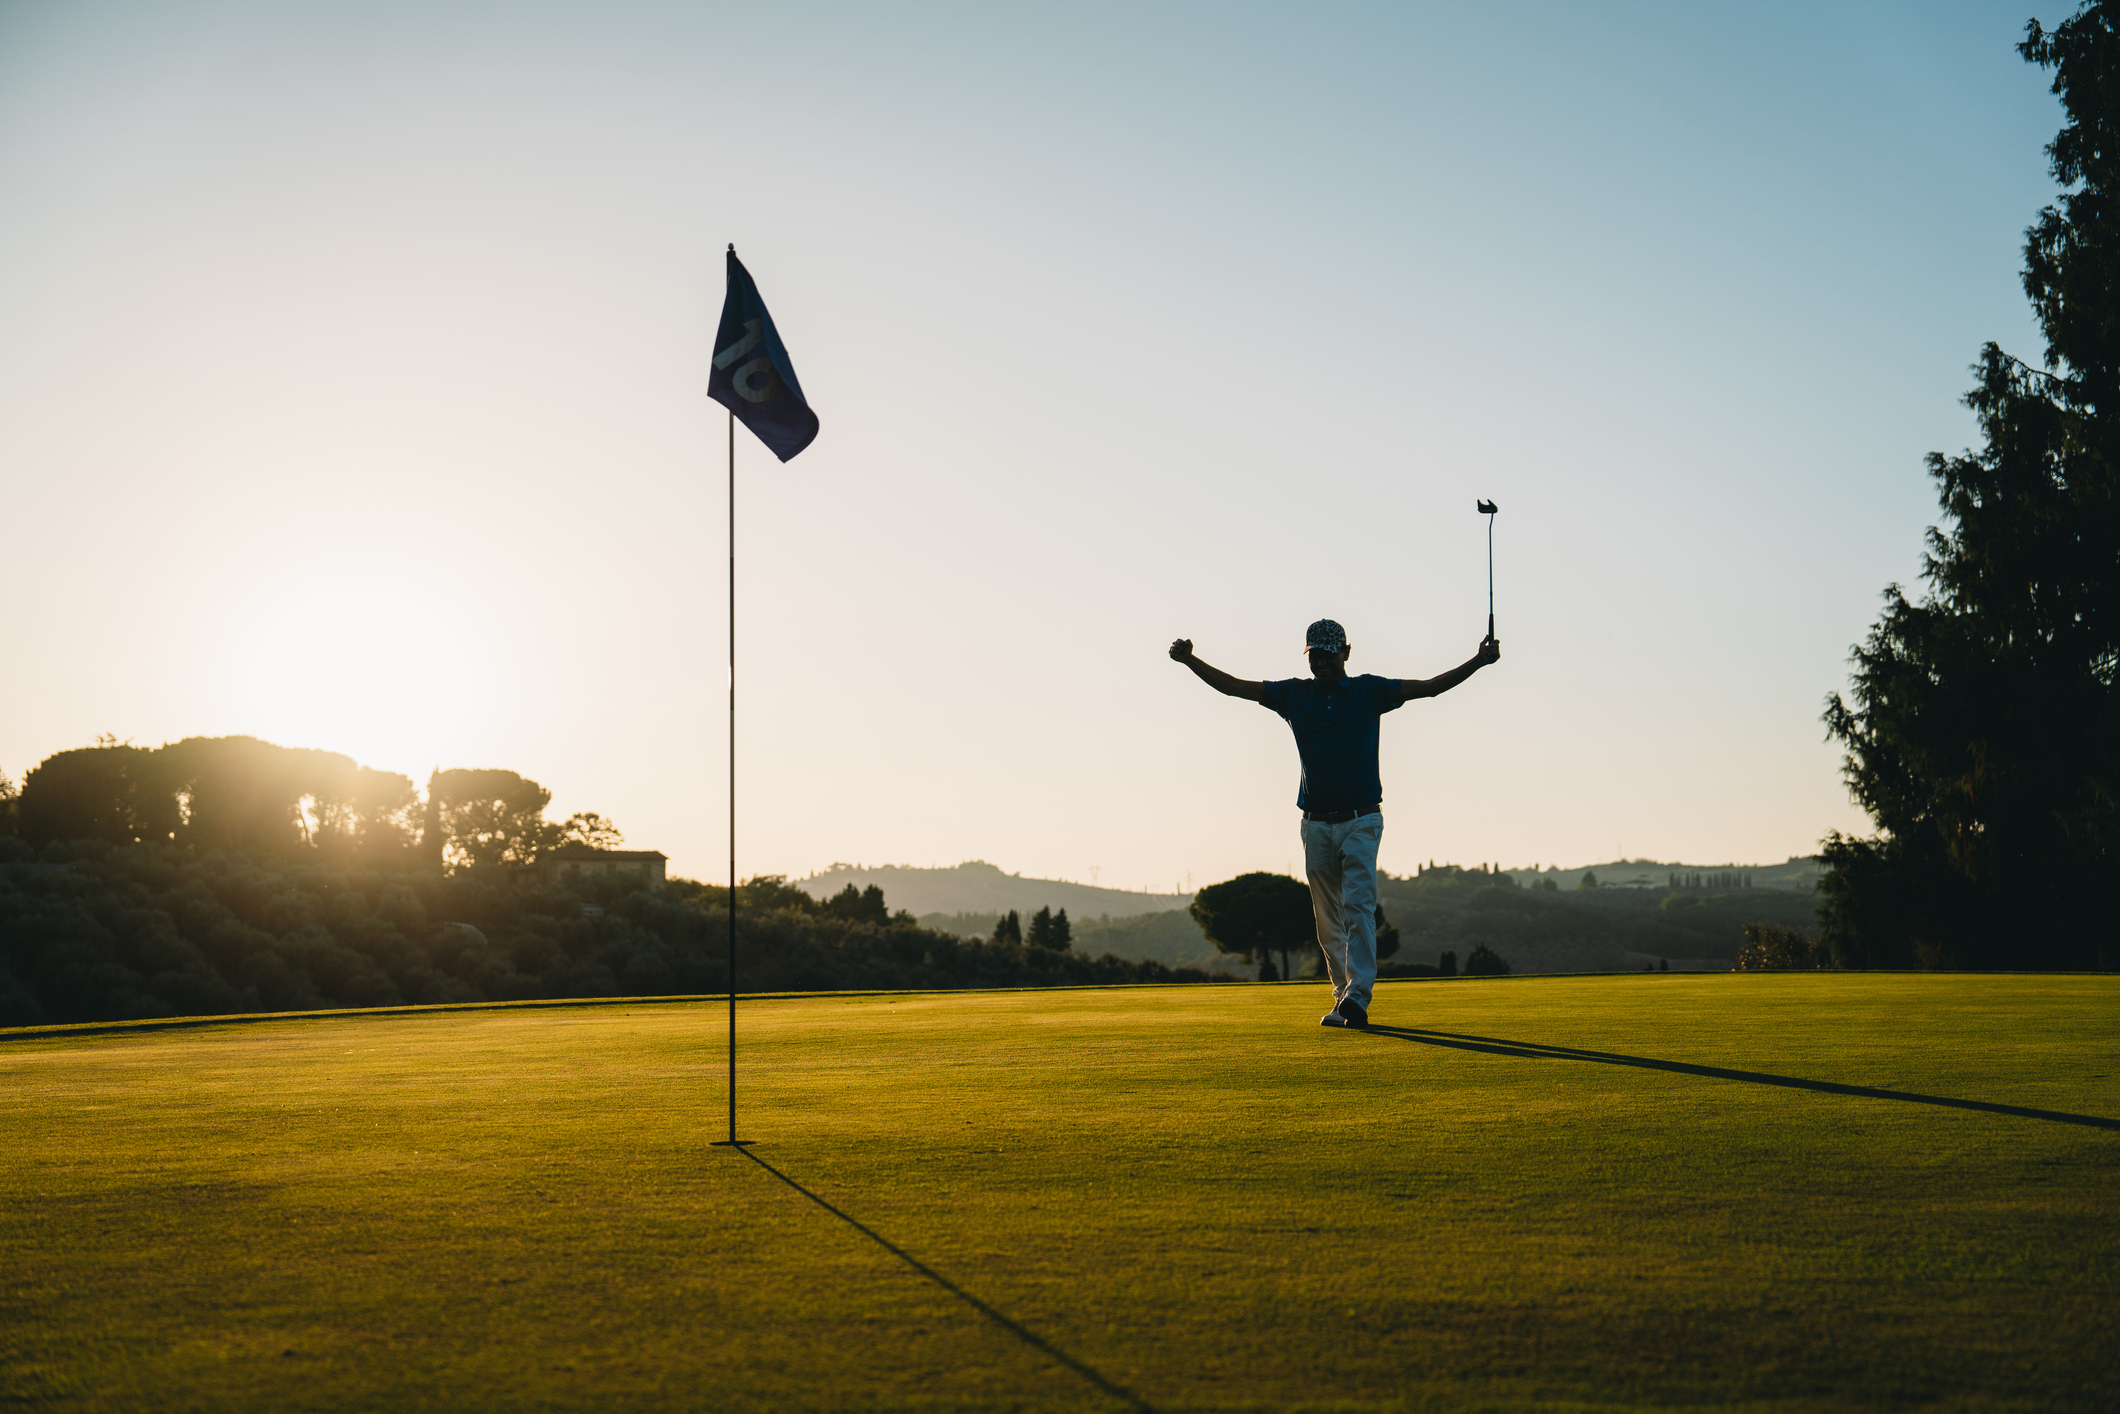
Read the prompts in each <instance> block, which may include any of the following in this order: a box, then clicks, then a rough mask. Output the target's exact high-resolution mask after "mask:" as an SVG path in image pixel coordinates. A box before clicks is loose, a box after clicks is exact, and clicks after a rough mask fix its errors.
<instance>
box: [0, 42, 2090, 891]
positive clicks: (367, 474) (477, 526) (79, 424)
mask: <svg viewBox="0 0 2120 1414" xmlns="http://www.w3.org/2000/svg"><path fill="white" fill-rule="evenodd" d="M2034 13H2037V14H2038V15H2039V16H2040V17H2041V18H2042V20H2044V21H2045V22H2047V23H2048V24H2052V23H2053V22H2055V21H2056V20H2058V19H2059V18H2061V17H2062V16H2063V15H2065V14H2066V13H2067V12H2066V10H2065V9H2056V8H2053V7H2048V8H2044V9H2038V10H2033V9H2025V8H2018V7H2013V6H2010V5H2005V4H1995V3H1984V4H1954V3H1938V2H1937V0H1924V3H1918V4H1913V3H1909V4H1859V3H1857V4H1831V5H1827V4H1812V5H1807V4H1788V5H1775V6H1738V5H1711V6H1701V5H1678V4H1669V5H1658V4H1638V3H1613V4H1602V5H1585V4H1561V3H1555V4H1520V3H1501V4H1492V5H1483V6H1478V7H1467V6H1463V5H1441V4H1436V5H1427V4H1412V3H1408V4H1394V5H1357V4H1348V5H1330V4H1304V5H1296V4H1284V5H1256V4H1236V3H1216V4H1201V5H1179V4H1168V5H1154V4H1151V5H1138V4H1133V5H1103V4H1076V5H1069V6H1043V7H1029V6H1023V7H1000V6H991V5H971V4H967V5H900V6H888V7H886V6H874V5H851V4H849V5H826V4H786V5H777V6H771V7H767V6H758V5H733V4H731V5H721V4H711V3H686V4H646V3H631V2H630V0H598V3H596V4H535V3H509V4H491V5H484V4H456V3H446V0H442V2H441V3H436V2H435V0H422V3H417V4H400V3H392V2H391V0H359V3H315V4H254V3H253V4H235V3H230V4H216V3H182V2H181V0H157V3H152V4H148V3H136V4H125V3H95V0H83V2H81V3H75V2H74V0H68V3H56V2H55V3H19V0H18V2H16V3H9V0H0V523H4V524H5V526H6V529H7V532H8V550H7V554H6V564H7V567H8V569H9V571H10V576H9V578H10V583H11V589H12V593H11V596H10V603H9V612H7V613H6V614H5V615H4V616H0V664H4V665H5V667H4V674H0V680H4V681H5V683H6V691H5V697H4V703H5V710H4V712H0V770H5V771H7V772H9V773H11V774H13V775H14V776H15V777H16V778H17V779H19V778H20V775H21V773H22V772H23V771H24V770H26V769H28V768H29V767H31V766H33V765H34V764H35V763H36V762H37V761H39V760H41V759H42V758H44V757H45V756H47V755H49V754H51V753H53V752H56V751H61V750H65V749H68V748H71V747H76V746H82V745H87V744H89V743H90V742H91V741H92V740H93V739H95V738H96V737H97V736H98V735H99V734H104V733H108V734H110V735H112V736H114V737H116V738H117V739H119V740H130V741H133V742H135V743H138V744H142V745H155V744H159V743H161V742H163V741H173V740H178V739H181V738H183V737H187V736H194V735H211V736H219V735H227V734H234V733H249V734H253V735H257V736H262V737H265V738H267V739H269V740H273V741H278V742H281V743H283V744H286V745H291V746H308V747H322V748H326V749H330V750H336V751H341V752H344V753H346V754H348V755H350V756H353V757H354V758H356V759H357V760H359V761H361V762H362V763H364V764H366V765H370V766H376V767H381V768H384V769H389V770H395V771H401V772H404V773H405V774H407V775H409V776H412V777H413V778H414V779H415V780H417V781H421V782H424V780H425V779H426V775H427V772H428V770H429V769H430V768H431V767H434V766H437V765H439V766H442V767H445V768H446V767H451V766H469V767H492V766H501V767H508V768H511V769H514V770H517V771H520V772H522V773H523V774H525V775H527V776H530V777H533V778H534V779H536V780H538V781H541V782H543V783H544V784H545V785H547V786H548V787H550V788H551V790H552V792H553V810H552V813H553V814H555V815H565V814H568V813H571V812H573V811H577V810H594V811H598V812H600V813H602V814H604V815H606V816H609V817H611V818H612V819H613V820H614V821H615V822H616V823H617V824H618V825H619V826H620V828H622V829H623V830H624V831H625V832H626V836H627V843H628V845H629V846H631V847H635V848H653V849H660V850H663V851H664V852H665V853H667V854H668V855H670V857H671V868H672V870H673V872H676V873H680V874H685V875H690V876H695V877H704V878H710V879H711V878H716V877H721V876H723V875H724V874H725V873H726V871H727V869H728V867H729V866H728V856H729V826H728V810H729V803H728V792H729V735H728V726H729V724H728V699H727V688H728V666H727V663H728V654H729V636H728V635H729V628H728V625H729V608H730V605H729V598H728V574H729V567H728V555H729V543H730V542H729V532H730V518H729V511H728V504H729V494H730V490H729V483H728V476H729V471H728V465H727V458H728V451H727V446H728V442H727V437H728V431H727V415H726V413H725V412H724V411H723V410H722V409H721V408H720V407H719V406H718V405H716V404H713V403H711V402H709V401H708V400H707V399H706V397H705V388H706V381H707V373H708V361H709V359H710V357H711V354H712V348H711V343H712V339H713V332H714V328H715V325H716V321H717V318H718V315H719V310H720V306H721V299H722V293H723V290H722V274H723V261H722V258H721V257H722V252H723V250H724V249H725V247H726V246H727V245H728V244H729V243H731V242H733V243H734V244H735V246H736V248H737V250H738V252H739V253H740V254H741V256H742V257H743V259H744V262H745V264H746V265H747V267H748V268H749V269H750V271H751V273H752V274H753V276H754V277H755V278H756V279H757V281H758V283H759V286H760V288H761V290H762V291H763V293H764V296H765V298H766V300H767V302H768V304H769V305H770V307H771V309H772V312H773V315H774V318H775V322H776V323H777V325H778V326H779V329H780V332H781V335H782V337H783V339H784V340H785V342H786V344H787V347H788V349H789V352H790V355H791V357H792V359H793V361H794V363H795V366H796V371H797V373H798V375H799V376H800V379H801V382H802V386H803V390H804V392H805V393H806V394H807V395H808V397H809V400H810V402H811V404H812V406H813V407H814V408H816V409H817V411H818V414H819V416H820V418H821V421H822V425H823V430H822V432H821V434H820V435H819V437H818V439H817V441H816V442H815V443H814V444H813V445H812V447H811V448H810V449H809V450H808V451H806V452H804V453H803V454H802V455H801V456H800V457H798V458H797V459H796V460H795V461H793V462H791V463H789V464H787V465H785V466H783V465H781V464H780V463H778V462H777V461H775V460H774V458H773V457H772V456H771V455H770V454H769V453H768V452H766V450H765V449H764V448H763V447H762V446H760V445H759V444H757V443H756V442H755V441H753V440H752V439H751V438H750V437H749V436H748V434H746V433H742V432H739V434H738V438H737V448H736V467H735V504H736V512H735V533H736V556H737V565H736V577H737V579H736V595H735V599H736V602H735V618H736V653H737V686H738V703H739V707H738V720H737V738H736V742H737V745H736V801H737V807H738V819H739V833H738V837H737V844H736V854H737V859H738V867H739V869H740V871H741V873H742V874H743V875H745V876H746V877H748V876H750V875H752V874H756V873H785V874H789V875H794V876H800V875H803V874H807V873H809V872H811V871H813V870H816V869H821V868H823V867H825V866H826V865H828V864H830V863H832V862H834V861H842V860H843V861H848V862H857V863H867V864H883V863H900V864H912V865H949V864H954V863H956V862H958V861H960V860H964V859H972V858H978V859H986V860H989V861H992V862H993V863H996V864H998V865H1000V866H1001V867H1002V868H1003V869H1006V870H1009V871H1012V872H1016V871H1020V872H1022V873H1024V874H1026V875H1032V876H1041V877H1056V878H1067V879H1075V880H1080V881H1083V882H1089V881H1091V880H1093V879H1095V880H1097V881H1099V882H1101V883H1102V884H1103V885H1104V886H1105V887H1121V888H1143V889H1156V890H1162V891H1168V890H1170V889H1171V888H1173V887H1183V886H1185V885H1186V883H1187V882H1188V881H1190V882H1191V884H1193V885H1194V886H1197V885H1201V884H1205V883H1207V882H1211V881H1212V880H1214V879H1218V878H1224V877H1228V876H1230V875H1232V874H1235V873H1239V872H1242V871H1245V870H1248V869H1274V870H1284V869H1287V868H1288V867H1289V865H1290V863H1291V861H1293V860H1294V859H1296V858H1297V857H1298V849H1297V834H1296V823H1297V817H1296V812H1295V808H1294V802H1295V791H1296V785H1297V763H1296V757H1295V751H1294V748H1293V744H1292V741H1291V739H1290V736H1289V733H1288V730H1287V728H1286V726H1285V725H1284V724H1283V723H1282V722H1281V721H1280V720H1279V719H1278V718H1276V717H1274V716H1273V715H1272V714H1270V713H1269V712H1267V711H1265V710H1263V709H1262V708H1260V707H1258V706H1256V705H1254V704H1250V703H1245V702H1241V701H1236V700H1233V699H1225V698H1222V697H1219V696H1217V695H1216V694H1214V693H1213V692H1211V691H1210V690H1209V689H1207V688H1206V687H1204V686H1203V685H1202V684H1200V683H1199V682H1198V681H1196V680H1195V679H1194V678H1193V677H1192V675H1191V674H1190V673H1189V672H1187V671H1186V670H1185V669H1184V668H1182V667H1181V666H1179V665H1177V664H1174V663H1172V662H1171V661H1170V660H1169V659H1168V657H1167V654H1166V650H1167V648H1168V646H1169V644H1170V643H1171V641H1172V640H1173V639H1175V638H1177V637H1180V636H1184V637H1188V638H1191V639H1192V640H1193V642H1194V645H1195V649H1196V651H1197V652H1198V653H1199V654H1200V656H1201V657H1203V658H1204V659H1206V660H1207V661H1209V662H1211V663H1213V664H1215V665H1216V666H1218V667H1221V668H1224V669H1226V670H1228V671H1230V672H1233V673H1235V674H1237V675H1239V676H1241V677H1246V678H1256V679H1265V678H1282V677H1295V676H1299V675H1302V674H1303V673H1304V672H1305V671H1306V669H1305V667H1304V665H1303V661H1302V655H1301V647H1302V638H1303V630H1304V627H1305V626H1306V625H1307V624H1308V623H1309V622H1310V621H1311V620H1313V619H1316V618H1321V617H1327V616H1330V617H1332V618H1335V619H1338V620H1339V621H1340V622H1342V623H1343V624H1345V625H1346V627H1347V631H1348V635H1349V638H1350V640H1351V642H1352V644H1353V647H1354V652H1353V660H1352V663H1351V668H1352V670H1354V671H1357V672H1360V671H1370V672H1376V673H1380V674H1383V675H1386V676H1391V677H1427V676H1433V675H1435V674H1437V673H1440V672H1442V671H1444V670H1446V669H1448V668H1451V667H1454V666H1456V665H1457V664H1459V663H1460V662H1463V661H1464V660H1465V659H1466V658H1468V657H1470V656H1471V655H1472V653H1473V651H1474V649H1475V647H1476V645H1477V643H1478V640H1479V638H1480V636H1481V635H1482V634H1483V633H1484V632H1485V629H1486V613H1487V558H1486V557H1487V538H1486V529H1487V527H1486V524H1485V521H1484V520H1483V518H1482V517H1481V516H1480V515H1479V514H1478V513H1477V512H1476V510H1475V508H1474V502H1475V499H1476V498H1479V497H1487V498H1491V499H1493V500H1495V501H1496V502H1498V503H1499V505H1500V507H1501V510H1500V514H1499V515H1498V517H1497V518H1496V522H1495V525H1494V538H1493V550H1494V596H1495V613H1496V616H1497V632H1498V636H1499V638H1500V640H1501V643H1502V654H1503V657H1502V661H1501V662H1500V664H1498V665H1497V666H1495V667H1494V668H1492V669H1489V670H1487V671H1486V672H1483V673H1481V674H1479V675H1478V676H1476V677H1475V678H1473V679H1472V680H1471V681H1470V682H1468V683H1467V684H1465V685H1464V686H1462V687H1460V688H1459V689H1457V690H1456V691H1455V692H1453V693H1451V694H1449V695H1448V696H1445V697H1441V698H1437V699H1434V700H1432V701H1426V702H1417V703H1413V704H1410V705H1409V706H1407V707H1405V708H1403V709H1401V710H1400V711H1399V712H1397V713H1395V714H1393V715H1391V716H1388V717H1386V718H1385V719H1384V722H1383V756H1382V767H1383V777H1384V786H1385V806H1384V810H1385V820H1386V830H1385V836H1384V842H1383V849H1382V854H1381V856H1380V863H1381V864H1382V865H1383V867H1384V868H1386V869H1389V870H1392V871H1394V872H1410V871H1411V870H1412V868H1413V867H1414V866H1415V864H1416V863H1425V862H1426V861H1427V860H1429V859H1435V860H1438V861H1441V860H1454V861H1457V862H1460V863H1471V862H1474V861H1480V860H1495V861H1499V862H1502V863H1504V864H1507V865H1510V866H1523V865H1528V864H1532V863H1549V864H1550V863H1561V864H1570V863H1583V862H1589V861H1595V860H1603V859H1608V858H1612V857H1615V856H1629V857H1640V858H1658V859H1683V860H1688V861H1695V862H1721V861H1745V862H1767V861H1778V860H1781V859H1783V858H1786V857H1788V856H1790V855H1792V854H1805V853H1809V852H1811V851H1812V850H1814V849H1815V848H1816V846H1817V844H1818V841H1819V840H1820V838H1821V837H1822V836H1824V835H1825V834H1826V833H1827V832H1828V831H1830V830H1836V829H1837V830H1845V831H1861V830H1863V829H1864V828H1865V821H1864V819H1863V817H1862V815H1861V813H1860V811H1859V810H1857V809H1856V808H1855V807H1854V806H1853V805H1852V804H1851V803H1850V801H1849V799H1848V796H1847V792H1846V790H1845V787H1844V786H1843V784H1842V782H1841V780H1840V774H1839V767H1840V754H1839V752H1838V751H1836V750H1835V749H1834V747H1833V746H1832V745H1831V744H1830V743H1829V742H1827V741H1826V740H1825V738H1824V730H1823V727H1822V726H1821V724H1820V720H1819V714H1820V710H1821V707H1822V704H1823V702H1824V701H1825V699H1826V697H1827V696H1828V694H1830V693H1832V692H1834V691H1836V690H1840V689H1842V688H1843V687H1844V686H1845V683H1846V680H1847V679H1846V674H1847V655H1848V651H1849V648H1850V646H1851V645H1852V644H1853V643H1854V642H1856V641H1857V640H1858V639H1860V638H1861V637H1862V636H1863V634H1864V633H1865V632H1866V630H1867V627H1868V625H1869V624H1870V622H1871V621H1872V619H1873V618H1874V617H1875V615H1876V612H1877V608H1878V604H1879V595H1880V593H1881V592H1882V591H1883V589H1884V587H1885V586H1886V585H1887V584H1889V583H1893V582H1900V583H1906V584H1909V585H1912V584H1914V583H1915V582H1916V581H1917V580H1918V576H1919V572H1920V563H1921V561H1920V556H1921V544H1922V542H1921V536H1922V532H1923V529H1924V527H1925V526H1927V525H1929V524H1931V523H1932V522H1933V521H1934V520H1935V518H1936V509H1935V498H1934V491H1933V487H1932V485H1931V483H1930V481H1929V479H1928V476H1927V473H1926V471H1925V469H1924V465H1923V457H1924V456H1925V455H1926V454H1927V453H1929V452H1932V451H1957V450H1959V449H1960V448H1963V447H1965V446H1966V445H1968V444H1969V443H1971V442H1972V441H1973V440H1974V438H1975V429H1974V428H1973V425H1972V422H1971V418H1970V414H1969V413H1967V411H1966V410H1965V409H1964V407H1963V406H1962V405H1961V403H1960V401H1959V398H1960V396H1961V394H1962V393H1963V392H1964V390H1965V389H1966V388H1967V387H1968V386H1969V385H1970V381H1971V379H1970V375H1969V373H1968V371H1967V370H1968V366H1969V365H1970V364H1971V363H1972V361H1973V360H1974V358H1975V357H1976V356H1977V354H1978V351H1979V348H1980V346H1981V345H1982V343H1984V342H1985V341H1988V340H1991V339H1992V340H1996V341H1999V342H2001V343H2002V344H2003V345H2004V347H2006V348H2008V349H2009V350H2011V351H2012V352H2014V353H2017V354H2019V355H2021V356H2024V357H2026V358H2029V359H2032V360H2033V361H2035V362H2036V361H2037V360H2038V358H2039V356H2040V354H2041V352H2042V345H2041V343H2040V341H2039V338H2038V335H2037V330H2036V327H2035V326H2034V325H2033V323H2032V321H2031V319H2030V316H2029V313H2028V311H2027V309H2026V305H2025V301H2024V297H2023V292H2022V288H2021V285H2020V283H2019V278H2018V272H2019V268H2020V264H2021V245H2022V239H2023V234H2022V233H2023V230H2024V228H2025V226H2026V225H2028V224H2029V223H2030V221H2031V220H2032V219H2033V217H2034V215H2035V214H2036V212H2037V211H2038V209H2039V207H2040V206H2041V205H2043V204H2044V203H2045V202H2047V201H2048V200H2050V199H2051V197H2052V195H2053V184H2052V182H2051V180H2050V177H2049V175H2048V173H2047V169H2046V162H2045V157H2044V154H2043V151H2042V149H2043V147H2044V145H2045V143H2046V142H2047V141H2048V140H2050V139H2051V137H2052V135H2053V133H2054V131H2055V129H2056V128H2057V127H2058V125H2059V109H2058V106H2057V104H2056V102H2055V100H2054V99H2053V97H2052V96H2051V94H2050V93H2049V92H2048V88H2047V78H2048V76H2047V75H2045V74H2043V73H2042V72H2041V71H2039V70H2037V69H2035V68H2033V67H2031V66H2029V65H2027V64H2025V63H2024V62H2023V61H2022V60H2020V59H2019V58H2018V57H2017V55H2016V53H2015V51H2014V48H2013V46H2014V44H2015V42H2016V41H2017V39H2018V38H2019V37H2020V36H2021V33H2022V30H2023V25H2024V21H2025V19H2026V18H2027V17H2028V16H2029V15H2031V14H2034Z"/></svg>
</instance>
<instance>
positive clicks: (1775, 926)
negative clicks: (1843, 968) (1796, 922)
mask: <svg viewBox="0 0 2120 1414" xmlns="http://www.w3.org/2000/svg"><path fill="white" fill-rule="evenodd" d="M1824 962H1825V959H1824V957H1823V956H1822V955H1821V949H1820V948H1819V946H1818V944H1817V943H1816V942H1814V941H1812V939H1811V938H1810V937H1809V935H1807V934H1805V933H1801V932H1799V931H1797V930H1796V929H1794V928H1784V927H1782V926H1781V925H1780V924H1779V923H1747V924H1745V945H1744V947H1743V948H1741V949H1740V950H1739V951H1738V954H1737V970H1738V971H1739V972H1788V971H1797V970H1801V971H1809V970H1811V969H1814V968H1817V967H1819V966H1821V965H1822V964H1823V963H1824ZM1664 970H1665V971H1667V972H1668V971H1669V970H1670V967H1669V965H1668V964H1667V965H1666V966H1665V969H1664Z"/></svg>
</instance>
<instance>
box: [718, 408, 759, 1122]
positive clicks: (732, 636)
mask: <svg viewBox="0 0 2120 1414" xmlns="http://www.w3.org/2000/svg"><path fill="white" fill-rule="evenodd" d="M750 1142H751V1141H750V1140H748V1139H738V1138H737V1137H736V414H735V413H733V412H732V413H730V414H729V1137H728V1138H726V1139H717V1140H715V1141H714V1143H713V1147H714V1148H716V1149H728V1148H734V1147H736V1146H737V1145H741V1144H748V1143H750Z"/></svg>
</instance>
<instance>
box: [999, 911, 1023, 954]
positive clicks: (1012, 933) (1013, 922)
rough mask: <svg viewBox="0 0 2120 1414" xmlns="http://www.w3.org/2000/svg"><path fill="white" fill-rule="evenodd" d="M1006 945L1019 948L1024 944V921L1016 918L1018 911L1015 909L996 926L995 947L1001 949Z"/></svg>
mask: <svg viewBox="0 0 2120 1414" xmlns="http://www.w3.org/2000/svg"><path fill="white" fill-rule="evenodd" d="M1005 943H1007V944H1014V945H1016V946H1018V947H1020V946H1022V944H1023V920H1022V919H1020V918H1018V917H1017V916H1016V910H1015V909H1013V908H1012V909H1010V910H1009V911H1008V913H1007V915H1006V916H1004V917H1003V918H1002V919H1001V920H1000V921H999V922H997V923H995V924H994V945H995V946H996V947H999V946H1001V945H1002V944H1005Z"/></svg>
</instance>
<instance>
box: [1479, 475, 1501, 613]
mask: <svg viewBox="0 0 2120 1414" xmlns="http://www.w3.org/2000/svg"><path fill="white" fill-rule="evenodd" d="M1479 507H1480V514H1481V515H1483V516H1485V517H1487V637H1488V638H1489V639H1492V638H1493V637H1494V517H1495V515H1496V513H1497V512H1499V511H1500V510H1501V507H1500V506H1497V505H1496V504H1495V503H1494V502H1492V501H1481V502H1480V503H1479Z"/></svg>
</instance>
